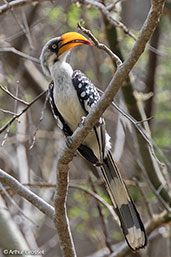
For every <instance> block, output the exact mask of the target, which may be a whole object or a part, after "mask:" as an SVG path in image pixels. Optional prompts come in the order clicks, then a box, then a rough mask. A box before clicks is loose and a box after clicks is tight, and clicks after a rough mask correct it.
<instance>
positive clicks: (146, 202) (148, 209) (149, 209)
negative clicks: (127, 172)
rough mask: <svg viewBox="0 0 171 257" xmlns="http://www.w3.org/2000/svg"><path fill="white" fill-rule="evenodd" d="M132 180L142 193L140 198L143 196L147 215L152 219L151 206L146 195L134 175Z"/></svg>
mask: <svg viewBox="0 0 171 257" xmlns="http://www.w3.org/2000/svg"><path fill="white" fill-rule="evenodd" d="M133 180H134V181H135V184H136V186H137V187H138V189H139V191H140V193H141V195H142V198H143V201H144V204H145V206H146V209H147V212H148V215H149V217H150V219H152V218H153V212H152V209H151V206H150V204H149V202H148V201H147V198H146V195H145V193H144V191H143V189H142V187H141V185H140V183H139V181H138V180H137V179H136V178H135V177H134V178H133Z"/></svg>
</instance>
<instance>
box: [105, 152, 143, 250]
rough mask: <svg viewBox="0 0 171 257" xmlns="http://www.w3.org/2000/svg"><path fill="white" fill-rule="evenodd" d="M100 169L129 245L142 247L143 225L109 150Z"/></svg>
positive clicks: (133, 248) (135, 248)
mask: <svg viewBox="0 0 171 257" xmlns="http://www.w3.org/2000/svg"><path fill="white" fill-rule="evenodd" d="M101 170H102V177H103V179H104V182H105V185H106V188H107V191H108V193H109V196H110V198H111V201H112V203H113V205H114V208H115V211H116V213H117V215H118V217H119V220H120V224H121V228H122V231H123V234H124V236H125V239H126V241H127V243H128V245H129V247H130V248H131V249H132V250H133V251H136V250H138V249H140V248H143V247H144V246H145V245H146V243H147V237H146V233H145V229H144V225H143V223H142V221H141V218H140V215H139V213H138V211H137V210H136V207H135V205H134V203H133V201H132V199H131V198H130V195H129V193H128V190H127V188H126V185H125V183H124V181H123V179H122V177H121V175H120V172H119V169H118V167H117V165H116V163H115V162H114V160H113V158H112V155H111V153H110V152H108V154H107V157H106V158H105V159H104V163H103V166H102V167H101Z"/></svg>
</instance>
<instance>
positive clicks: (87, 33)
mask: <svg viewBox="0 0 171 257" xmlns="http://www.w3.org/2000/svg"><path fill="white" fill-rule="evenodd" d="M77 26H78V28H79V29H80V30H81V31H82V32H83V33H85V34H86V35H87V36H88V37H89V38H91V40H92V41H93V43H94V44H95V46H96V47H97V48H99V49H102V50H104V51H105V52H106V53H107V54H109V56H110V57H111V58H112V60H113V61H114V62H115V63H116V65H117V67H119V66H120V65H121V64H122V61H121V59H120V58H119V57H118V56H117V55H116V54H114V53H113V52H112V51H111V50H110V48H108V47H107V46H106V45H104V44H102V43H100V42H99V41H98V40H97V38H95V37H94V35H93V34H92V33H91V31H90V30H88V29H85V28H84V27H82V26H81V23H78V24H77Z"/></svg>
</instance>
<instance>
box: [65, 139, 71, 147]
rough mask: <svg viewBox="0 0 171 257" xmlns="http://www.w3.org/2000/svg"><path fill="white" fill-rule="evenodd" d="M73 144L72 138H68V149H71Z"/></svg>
mask: <svg viewBox="0 0 171 257" xmlns="http://www.w3.org/2000/svg"><path fill="white" fill-rule="evenodd" d="M71 144H72V138H71V137H69V136H68V137H67V138H66V145H67V147H68V148H70V147H71Z"/></svg>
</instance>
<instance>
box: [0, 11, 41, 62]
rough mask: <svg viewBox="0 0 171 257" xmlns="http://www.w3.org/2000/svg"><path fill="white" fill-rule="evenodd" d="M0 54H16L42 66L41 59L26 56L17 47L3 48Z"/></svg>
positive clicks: (0, 49)
mask: <svg viewBox="0 0 171 257" xmlns="http://www.w3.org/2000/svg"><path fill="white" fill-rule="evenodd" d="M0 8H1V7H0ZM0 52H11V53H14V54H17V55H19V56H21V57H23V58H26V59H28V60H30V61H32V62H35V63H38V64H40V61H39V59H37V58H35V57H33V56H30V55H28V54H25V53H23V52H21V51H19V50H17V49H15V47H3V48H0Z"/></svg>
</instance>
